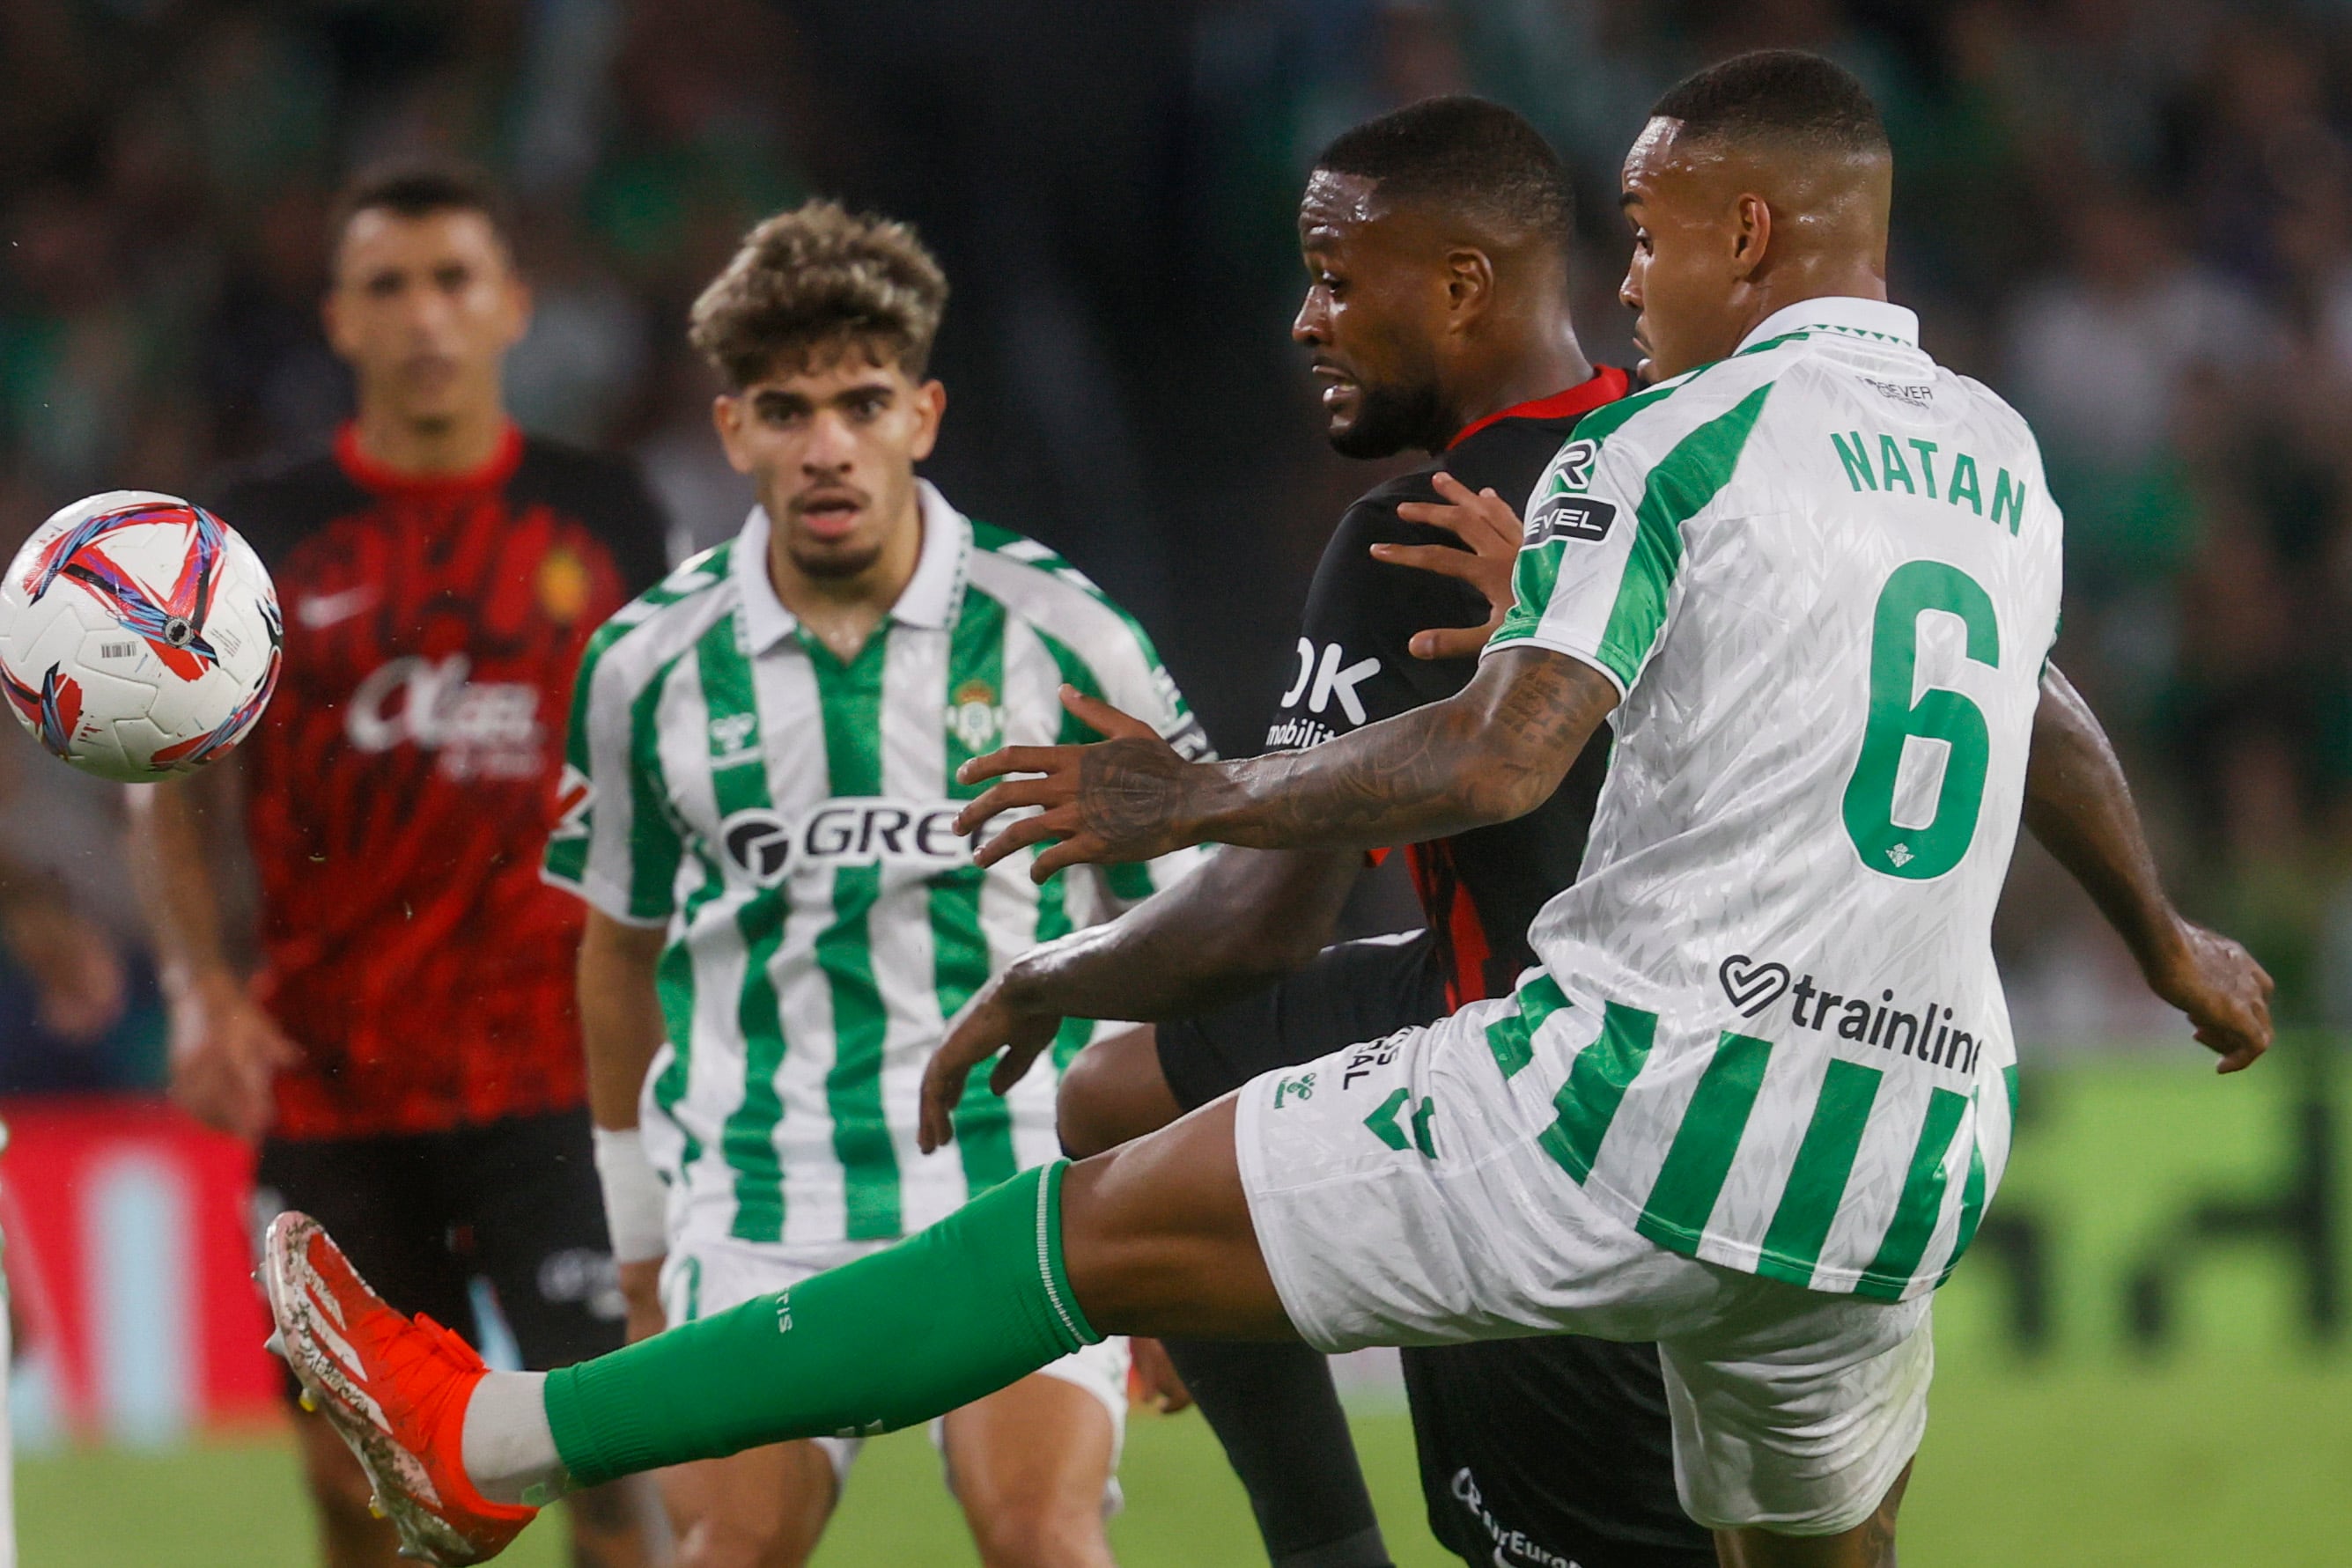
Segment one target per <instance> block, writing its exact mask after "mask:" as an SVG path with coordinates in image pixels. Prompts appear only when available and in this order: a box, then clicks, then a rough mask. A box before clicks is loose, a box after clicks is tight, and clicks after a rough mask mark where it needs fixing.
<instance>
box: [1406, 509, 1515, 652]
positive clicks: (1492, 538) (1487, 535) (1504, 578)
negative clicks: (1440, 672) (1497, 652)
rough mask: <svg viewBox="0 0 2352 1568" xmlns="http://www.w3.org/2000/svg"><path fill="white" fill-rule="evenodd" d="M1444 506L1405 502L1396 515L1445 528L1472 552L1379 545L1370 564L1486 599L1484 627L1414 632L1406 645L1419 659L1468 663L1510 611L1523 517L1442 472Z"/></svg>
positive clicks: (1436, 628)
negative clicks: (1426, 574)
mask: <svg viewBox="0 0 2352 1568" xmlns="http://www.w3.org/2000/svg"><path fill="white" fill-rule="evenodd" d="M1430 482H1431V483H1432V484H1433V485H1434V486H1437V493H1438V494H1439V495H1440V496H1442V497H1444V500H1443V501H1406V502H1404V503H1402V505H1400V506H1399V507H1397V516H1398V517H1402V518H1403V519H1404V520H1405V521H1406V522H1408V523H1424V524H1427V525H1428V526H1429V527H1431V528H1444V530H1445V531H1446V532H1447V533H1450V534H1452V535H1453V536H1454V538H1458V539H1460V540H1461V541H1462V542H1463V543H1464V544H1465V545H1466V546H1468V547H1469V548H1468V549H1454V547H1453V546H1452V545H1397V544H1377V545H1374V546H1373V547H1372V559H1375V560H1381V561H1386V562H1387V563H1388V564H1389V565H1391V566H1410V567H1413V568H1416V569H1417V570H1422V571H1433V572H1435V573H1437V574H1438V575H1439V576H1440V577H1451V578H1454V579H1455V580H1459V581H1462V582H1466V583H1468V584H1469V585H1470V586H1471V587H1473V588H1475V589H1476V590H1477V591H1479V592H1481V593H1483V594H1485V595H1486V607H1487V610H1488V612H1489V613H1488V614H1487V616H1486V623H1485V624H1484V625H1480V626H1433V627H1431V628H1430V629H1429V630H1428V631H1426V632H1414V633H1413V635H1412V642H1411V643H1408V644H1407V646H1408V647H1410V648H1411V649H1412V656H1413V657H1414V658H1416V659H1464V658H1469V657H1471V656H1473V655H1475V653H1477V652H1478V650H1479V649H1481V648H1483V647H1485V646H1486V639H1487V638H1489V637H1492V636H1493V635H1494V634H1495V629H1496V627H1498V626H1500V625H1502V623H1503V617H1504V616H1506V615H1507V614H1509V613H1510V611H1511V601H1512V598H1513V594H1512V590H1511V574H1512V573H1513V571H1515V570H1517V566H1518V560H1519V538H1520V529H1519V515H1518V513H1517V512H1515V511H1513V510H1511V507H1510V503H1509V502H1507V501H1506V500H1504V499H1503V497H1500V496H1497V495H1496V494H1495V492H1494V491H1493V490H1491V489H1489V490H1481V491H1479V492H1478V493H1477V494H1476V495H1475V496H1474V495H1472V494H1471V493H1470V486H1467V485H1465V484H1464V483H1463V482H1462V481H1461V480H1459V479H1456V478H1455V477H1454V476H1453V475H1451V474H1448V473H1446V472H1445V471H1444V470H1443V469H1440V470H1439V471H1438V472H1437V473H1436V474H1435V475H1433V476H1432V477H1431V481H1430Z"/></svg>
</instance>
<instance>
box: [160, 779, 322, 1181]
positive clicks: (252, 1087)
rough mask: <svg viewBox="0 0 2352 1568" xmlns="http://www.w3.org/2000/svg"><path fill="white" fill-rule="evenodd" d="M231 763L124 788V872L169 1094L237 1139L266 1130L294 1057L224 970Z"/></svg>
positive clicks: (232, 971)
mask: <svg viewBox="0 0 2352 1568" xmlns="http://www.w3.org/2000/svg"><path fill="white" fill-rule="evenodd" d="M236 786H237V774H236V760H235V758H229V759H226V760H224V761H222V762H218V763H215V764H214V765H213V766H212V767H211V768H207V769H206V770H205V771H204V772H202V773H198V774H193V775H190V776H188V777H186V778H183V779H165V780H163V781H162V782H160V783H155V784H143V785H140V786H138V787H136V788H134V789H130V790H128V791H127V792H126V793H127V798H128V800H129V802H130V824H131V825H130V848H131V867H132V874H133V876H134V877H135V878H136V880H137V882H138V885H139V891H140V904H141V905H142V908H144V910H145V911H146V915H147V921H148V925H149V928H150V930H151V931H152V933H153V935H154V939H155V951H156V955H157V956H158V959H159V961H160V962H159V967H160V969H161V971H162V977H163V993H164V998H165V1000H166V1002H167V1003H168V1005H169V1008H170V1011H171V1019H172V1041H171V1064H172V1096H173V1099H175V1100H177V1101H178V1102H179V1103H180V1104H181V1105H182V1106H184V1108H185V1109H186V1110H187V1111H188V1113H190V1114H191V1115H193V1116H194V1117H195V1118H196V1119H197V1120H198V1121H200V1122H203V1123H205V1124H206V1125H207V1126H212V1127H217V1128H219V1129H220V1130H221V1131H223V1132H225V1133H231V1134H236V1136H238V1137H242V1138H257V1137H259V1136H260V1135H261V1134H263V1133H264V1132H266V1131H267V1130H268V1126H269V1122H270V1117H271V1115H272V1113H273V1110H274V1101H273V1096H272V1092H271V1080H272V1079H273V1078H274V1077H275V1076H276V1074H277V1072H278V1069H279V1068H281V1067H289V1066H291V1065H293V1064H294V1062H295V1061H298V1060H299V1057H300V1054H301V1053H300V1051H299V1050H298V1049H297V1047H296V1046H295V1044H294V1042H293V1041H292V1040H289V1039H287V1038H286V1035H285V1033H284V1031H282V1030H279V1029H278V1026H277V1024H276V1023H275V1022H273V1021H272V1020H271V1019H270V1017H269V1015H268V1013H266V1012H264V1011H263V1010H262V1009H261V1007H260V1006H259V1005H258V1004H257V1003H256V1002H255V1001H254V999H253V998H252V996H251V995H250V994H249V993H248V992H247V989H246V985H245V979H244V977H243V976H242V975H240V974H239V973H238V972H237V971H236V967H235V966H234V965H233V964H232V963H231V961H230V958H229V955H228V947H227V942H226V936H225V931H224V926H225V924H226V923H225V920H224V917H223V914H222V910H221V903H220V889H221V886H222V884H223V880H224V876H223V873H224V867H223V864H222V862H223V861H224V860H225V859H226V855H225V854H224V849H225V847H226V843H227V841H228V839H229V836H230V835H231V834H232V833H233V832H234V829H233V828H232V827H231V826H229V824H232V823H234V822H235V821H236Z"/></svg>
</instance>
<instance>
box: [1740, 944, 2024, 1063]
mask: <svg viewBox="0 0 2352 1568" xmlns="http://www.w3.org/2000/svg"><path fill="white" fill-rule="evenodd" d="M1716 978H1717V981H1718V982H1719V983H1720V984H1721V985H1722V987H1723V994H1724V995H1725V996H1727V997H1728V998H1731V1005H1732V1006H1733V1007H1735V1008H1737V1009H1739V1012H1740V1015H1741V1016H1742V1017H1744V1018H1751V1019H1752V1018H1755V1017H1757V1016H1758V1015H1759V1014H1761V1013H1763V1012H1764V1011H1766V1010H1767V1009H1769V1008H1770V1007H1771V1006H1772V1004H1773V1003H1775V1002H1777V1001H1779V1000H1780V998H1782V997H1787V998H1790V1009H1789V1019H1790V1022H1791V1023H1793V1024H1795V1025H1796V1026H1797V1027H1798V1028H1800V1029H1809V1030H1813V1031H1814V1032H1815V1033H1817V1034H1818V1033H1821V1032H1822V1031H1824V1030H1833V1031H1834V1032H1835V1033H1836V1035H1837V1037H1838V1038H1839V1039H1840V1040H1852V1041H1853V1042H1854V1043H1855V1044H1857V1045H1874V1046H1877V1047H1878V1048H1879V1049H1880V1050H1882V1051H1893V1052H1895V1053H1896V1054H1898V1055H1902V1056H1907V1057H1910V1058H1912V1059H1913V1060H1914V1061H1924V1062H1927V1064H1929V1065H1930V1066H1933V1067H1948V1068H1950V1069H1951V1070H1952V1071H1955V1072H1960V1073H1973V1072H1974V1071H1976V1070H1977V1054H1978V1052H1979V1051H1982V1050H1983V1048H1984V1041H1983V1040H1981V1039H1979V1037H1978V1036H1977V1035H1976V1034H1974V1033H1973V1032H1971V1031H1969V1030H1965V1029H1955V1028H1953V1027H1952V1009H1950V1008H1948V1007H1944V1006H1942V1005H1941V1004H1939V1003H1937V1002H1928V1003H1927V1004H1925V1005H1924V1006H1921V1007H1919V1008H1917V1009H1916V1010H1914V1009H1911V1008H1910V1006H1909V1004H1908V1003H1907V1002H1906V1004H1905V1005H1904V1006H1900V1007H1898V1006H1896V1005H1895V993H1894V992H1893V991H1891V990H1885V989H1882V990H1880V992H1879V993H1878V996H1877V998H1876V999H1875V1000H1873V999H1872V998H1867V997H1849V996H1847V995H1845V994H1844V993H1843V992H1842V991H1832V990H1831V989H1830V988H1828V987H1826V986H1822V985H1820V984H1818V983H1817V982H1816V981H1815V980H1814V978H1813V977H1812V976H1811V975H1803V976H1798V977H1791V976H1790V971H1789V967H1788V966H1787V965H1786V964H1776V963H1773V962H1771V961H1769V959H1762V958H1751V957H1749V956H1748V955H1747V954H1745V953H1734V954H1733V955H1732V956H1730V957H1728V958H1726V959H1725V960H1724V961H1723V965H1722V967H1720V968H1718V969H1717V971H1716Z"/></svg>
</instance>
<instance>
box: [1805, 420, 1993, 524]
mask: <svg viewBox="0 0 2352 1568" xmlns="http://www.w3.org/2000/svg"><path fill="white" fill-rule="evenodd" d="M1872 434H1873V433H1867V432H1864V431H1859V430H1853V431H1848V432H1846V433H1845V434H1838V433H1836V432H1834V431H1832V432H1831V434H1830V444H1831V445H1832V446H1834V447H1835V448H1836V449H1837V455H1838V463H1839V464H1840V465H1841V466H1843V469H1844V470H1845V482H1846V483H1847V484H1848V485H1850V486H1853V488H1854V489H1855V490H1856V491H1857V492H1859V491H1863V490H1874V491H1877V492H1879V493H1881V494H1885V493H1886V492H1889V491H1893V490H1898V489H1899V490H1902V491H1905V492H1906V493H1907V494H1909V495H1913V496H1916V497H1919V498H1920V499H1921V500H1923V501H1942V502H1944V503H1945V504H1946V505H1948V506H1953V507H1957V506H1958V505H1959V504H1960V503H1961V502H1963V501H1965V502H1967V503H1968V506H1969V510H1970V511H1972V512H1974V513H1976V515H1977V516H1978V517H1984V516H1985V515H1986V507H1987V502H1986V499H1985V486H1986V480H1985V477H1984V467H1985V465H1981V464H1979V463H1978V462H1977V460H1976V458H1975V456H1974V455H1972V454H1969V453H1966V452H1962V451H1960V450H1958V448H1952V449H1949V450H1947V449H1946V448H1944V447H1942V446H1939V445H1937V444H1936V443H1934V442H1932V441H1925V440H1922V439H1921V438H1919V437H1918V436H1916V435H1909V436H1905V437H1904V438H1903V439H1902V440H1900V441H1897V440H1896V439H1895V437H1894V436H1892V435H1889V434H1886V433H1885V431H1878V432H1876V433H1874V434H1876V437H1877V439H1876V441H1875V442H1873V440H1872ZM1938 462H1940V463H1941V464H1942V465H1943V474H1942V479H1943V484H1942V486H1941V488H1940V490H1939V489H1938V487H1937V463H1938ZM1914 469H1916V470H1917V474H1916V478H1915V476H1914V474H1913V470H1914ZM1992 472H1993V477H1992V480H1991V482H1990V483H1991V487H1992V499H1991V502H1990V507H1991V517H1992V520H1993V521H1994V522H1996V523H2007V524H2008V525H2009V531H2010V532H2011V534H2014V533H2016V532H2017V529H2018V525H2019V524H2020V523H2021V522H2023V521H2024V520H2025V481H2024V480H2022V479H2012V478H2011V477H2010V473H2009V470H2008V469H2006V468H2002V467H2000V466H1999V465H1993V470H1992Z"/></svg>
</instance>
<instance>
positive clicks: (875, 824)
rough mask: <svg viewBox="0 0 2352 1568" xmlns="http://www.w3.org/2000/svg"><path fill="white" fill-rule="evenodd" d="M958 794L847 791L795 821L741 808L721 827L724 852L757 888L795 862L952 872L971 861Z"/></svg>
mask: <svg viewBox="0 0 2352 1568" xmlns="http://www.w3.org/2000/svg"><path fill="white" fill-rule="evenodd" d="M961 810H963V803H962V802H961V801H958V800H890V799H887V798H885V797H881V796H871V797H852V796H844V797H842V798H840V799H837V800H827V801H826V802H824V804H823V805H821V806H819V807H817V808H816V809H815V810H813V811H811V812H809V813H808V814H807V815H806V816H804V817H802V818H800V819H799V820H798V821H794V820H793V819H791V818H788V817H786V816H784V815H783V814H782V812H780V811H774V810H770V809H768V808H767V807H765V806H751V807H746V808H745V809H743V810H740V811H737V812H734V813H732V814H731V815H730V816H729V817H728V818H727V819H726V820H725V821H722V822H720V823H719V843H720V845H721V846H722V847H723V848H724V849H725V850H726V852H727V858H728V859H729V860H730V861H732V862H735V865H736V866H737V868H738V869H740V871H741V872H742V873H743V874H744V875H746V876H748V877H750V878H751V880H752V881H753V882H756V883H760V884H761V886H762V887H774V886H776V885H778V884H779V883H782V881H783V880H784V879H785V878H786V877H788V876H790V875H791V874H792V873H793V870H794V869H795V868H797V867H800V866H810V867H815V866H829V865H830V866H844V865H876V864H889V865H913V866H919V867H922V868H924V869H927V870H931V871H951V870H953V869H955V868H956V867H959V866H967V865H970V864H971V841H970V840H969V839H966V838H964V837H963V836H962V835H961V834H959V833H958V832H957V831H955V820H956V813H958V812H959V811H961Z"/></svg>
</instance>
